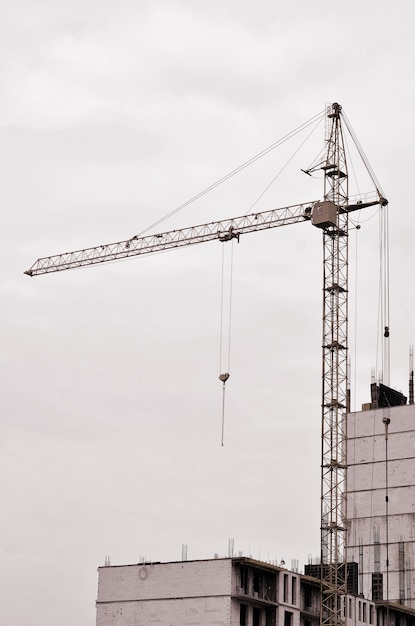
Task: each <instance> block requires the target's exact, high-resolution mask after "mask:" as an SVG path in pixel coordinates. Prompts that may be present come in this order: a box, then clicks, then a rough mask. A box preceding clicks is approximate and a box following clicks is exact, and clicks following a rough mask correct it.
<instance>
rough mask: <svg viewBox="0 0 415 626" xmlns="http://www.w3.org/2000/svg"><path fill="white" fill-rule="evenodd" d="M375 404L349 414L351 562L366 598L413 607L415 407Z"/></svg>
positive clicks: (348, 478)
mask: <svg viewBox="0 0 415 626" xmlns="http://www.w3.org/2000/svg"><path fill="white" fill-rule="evenodd" d="M373 397H374V394H373V393H372V400H373ZM405 400H406V399H405ZM373 404H374V402H373V401H372V403H371V405H370V406H366V407H364V408H367V409H370V410H364V411H361V412H359V413H350V414H349V415H348V451H347V456H348V470H347V517H348V520H349V525H348V533H347V535H348V561H349V562H351V561H355V562H357V564H358V591H359V593H361V594H363V595H364V597H365V598H370V599H372V600H375V601H391V602H395V603H400V604H404V605H405V606H407V607H410V608H412V609H414V608H415V405H401V406H381V407H379V408H375V409H374V408H372V407H373ZM383 404H387V402H384V403H383Z"/></svg>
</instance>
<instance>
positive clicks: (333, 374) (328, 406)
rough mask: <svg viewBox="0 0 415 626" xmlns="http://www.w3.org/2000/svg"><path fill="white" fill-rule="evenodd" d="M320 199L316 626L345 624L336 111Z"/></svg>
mask: <svg viewBox="0 0 415 626" xmlns="http://www.w3.org/2000/svg"><path fill="white" fill-rule="evenodd" d="M326 142H327V152H326V160H325V162H324V164H323V165H322V169H323V171H324V200H325V201H326V202H328V203H330V204H329V205H328V206H329V207H330V206H332V205H333V206H334V207H335V209H336V219H335V220H333V221H334V222H335V223H328V224H326V225H325V226H324V227H323V338H322V339H323V340H322V346H323V355H322V361H323V363H322V431H321V565H320V567H321V594H320V598H321V600H320V601H321V611H320V623H321V624H322V625H327V626H337V625H338V624H342V623H343V622H344V617H343V608H342V601H341V598H342V597H343V598H344V596H345V595H346V593H347V563H346V537H347V533H346V519H347V511H346V459H347V451H346V445H347V430H346V424H347V419H346V413H347V411H348V410H349V406H348V404H349V403H348V391H347V354H348V332H347V326H348V221H349V212H348V210H347V205H348V173H347V162H346V153H345V148H344V140H343V131H342V126H341V107H340V105H338V104H333V105H332V107H331V110H330V109H329V111H328V124H327V128H326Z"/></svg>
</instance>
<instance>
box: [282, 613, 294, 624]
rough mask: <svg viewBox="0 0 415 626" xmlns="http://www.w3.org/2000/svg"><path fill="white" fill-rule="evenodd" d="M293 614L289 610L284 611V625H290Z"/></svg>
mask: <svg viewBox="0 0 415 626" xmlns="http://www.w3.org/2000/svg"><path fill="white" fill-rule="evenodd" d="M292 624H293V614H292V613H291V611H284V626H292Z"/></svg>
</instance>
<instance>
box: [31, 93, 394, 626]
mask: <svg viewBox="0 0 415 626" xmlns="http://www.w3.org/2000/svg"><path fill="white" fill-rule="evenodd" d="M342 121H344V114H343V112H342V107H341V106H340V105H339V104H337V103H334V104H332V105H329V106H328V107H327V120H326V122H327V123H326V138H325V140H326V151H325V156H324V158H323V159H322V161H321V162H320V163H318V165H316V166H315V167H313V168H312V169H310V170H306V173H311V172H312V171H315V170H317V169H319V170H322V171H323V173H324V195H323V200H322V201H312V202H308V203H302V204H296V205H292V206H287V207H283V208H278V209H272V210H269V211H263V212H257V213H252V214H250V215H244V216H240V217H235V218H231V219H226V220H221V221H216V222H211V223H208V224H201V225H198V226H192V227H189V228H184V229H179V230H172V231H167V232H163V233H158V234H155V235H147V236H135V237H132V238H131V239H127V240H125V241H120V242H116V243H110V244H105V245H101V246H96V247H92V248H85V249H83V250H76V251H73V252H67V253H64V254H58V255H54V256H49V257H44V258H40V259H38V260H37V261H36V262H35V263H34V264H33V265H32V266H31V267H30V268H29V269H28V270H27V271H26V272H25V274H27V275H29V276H39V275H41V274H48V273H51V272H59V271H63V270H69V269H73V268H78V267H83V266H89V265H96V264H99V263H106V262H111V261H116V260H118V259H125V258H128V257H132V256H139V255H142V254H151V253H155V252H160V251H163V250H168V249H171V248H180V247H183V246H188V245H192V244H197V243H203V242H207V241H212V240H218V241H221V242H226V241H230V240H232V239H237V240H238V241H239V238H240V237H241V236H242V235H244V234H246V233H251V232H255V231H260V230H265V229H270V228H276V227H279V226H287V225H289V224H297V223H299V222H304V221H309V222H311V223H312V224H313V225H314V226H316V227H318V228H320V229H321V230H322V234H323V294H324V296H323V333H322V349H323V352H322V401H321V411H322V418H321V527H320V528H321V554H320V557H321V561H320V563H321V564H320V568H321V569H320V571H321V575H320V578H321V594H320V597H321V606H320V624H321V626H338V625H340V624H343V623H344V621H345V620H344V612H343V606H342V598H344V596H345V595H346V594H347V563H346V545H347V525H346V521H347V502H346V461H347V456H346V444H347V431H346V423H347V422H346V414H347V412H348V410H349V409H350V407H349V396H348V373H347V369H348V359H347V355H348V239H349V214H350V213H352V212H353V211H357V210H360V209H363V208H365V207H369V206H376V205H378V206H381V207H383V206H386V205H387V204H388V201H387V200H386V199H385V198H384V197H383V196H382V194H381V193H380V191H379V189H378V188H377V187H376V197H375V198H374V199H373V200H371V201H364V200H362V199H359V198H357V199H355V200H354V201H353V202H350V199H349V189H348V171H347V160H346V149H345V142H344V134H343V125H342ZM346 126H347V122H346ZM349 131H350V129H349ZM352 138H353V139H354V140H355V138H354V137H353V135H352ZM355 142H356V140H355Z"/></svg>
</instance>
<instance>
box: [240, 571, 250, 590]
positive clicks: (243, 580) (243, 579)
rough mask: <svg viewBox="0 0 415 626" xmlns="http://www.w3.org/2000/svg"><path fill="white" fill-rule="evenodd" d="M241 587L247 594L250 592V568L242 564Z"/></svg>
mask: <svg viewBox="0 0 415 626" xmlns="http://www.w3.org/2000/svg"><path fill="white" fill-rule="evenodd" d="M241 589H242V591H243V592H244V593H245V594H247V593H248V568H247V567H245V566H244V565H241Z"/></svg>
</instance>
